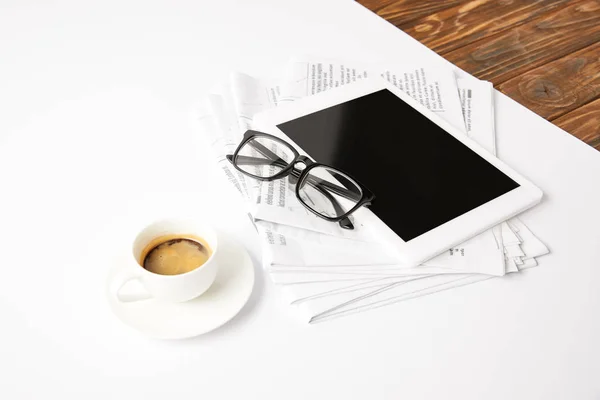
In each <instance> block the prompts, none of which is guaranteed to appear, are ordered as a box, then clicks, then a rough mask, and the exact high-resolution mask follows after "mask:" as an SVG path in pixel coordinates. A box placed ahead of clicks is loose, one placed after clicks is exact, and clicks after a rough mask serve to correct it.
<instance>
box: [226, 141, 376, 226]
mask: <svg viewBox="0 0 600 400" xmlns="http://www.w3.org/2000/svg"><path fill="white" fill-rule="evenodd" d="M260 137H264V138H267V139H269V140H272V141H275V142H278V143H280V144H281V145H283V146H285V147H286V148H287V149H289V150H290V151H291V152H292V153H293V155H294V159H293V160H291V161H289V165H287V166H286V167H284V168H283V169H282V170H281V171H279V172H278V173H276V174H275V175H273V176H269V177H263V176H257V175H253V174H250V173H248V172H247V171H244V170H243V169H241V168H240V167H239V166H238V164H237V162H236V160H237V159H238V157H246V156H240V155H239V152H240V150H241V149H242V148H243V147H244V146H245V145H246V144H247V143H248V142H249V141H251V140H253V139H256V138H260ZM267 150H268V149H267ZM268 151H269V152H270V150H268ZM227 158H228V159H229V161H230V162H231V163H232V165H233V167H234V168H235V169H236V170H238V171H240V172H241V173H242V174H244V175H247V176H250V177H252V178H254V179H257V180H260V181H265V182H270V181H274V180H277V179H282V178H285V177H287V176H289V175H292V176H293V177H294V178H295V179H296V180H297V182H296V188H295V194H296V197H297V198H298V200H299V201H300V203H301V204H303V205H304V206H305V207H306V208H307V209H308V210H309V211H311V212H312V213H313V214H315V215H317V216H318V217H320V218H323V219H325V220H327V221H331V222H339V221H342V220H343V219H346V218H348V217H349V216H350V215H351V214H352V213H354V212H355V211H356V210H358V209H359V208H360V207H362V206H368V205H370V204H371V202H372V201H373V200H374V199H375V195H374V194H373V192H371V191H370V190H369V189H368V188H367V187H366V186H365V185H363V184H362V183H360V182H359V181H358V180H356V179H355V178H353V177H352V176H350V175H349V174H347V173H346V172H344V171H341V170H339V169H338V168H335V167H332V166H331V165H327V164H322V163H318V162H315V161H313V160H311V159H310V158H308V157H306V156H303V155H301V154H300V153H298V151H297V150H296V149H295V148H294V147H293V146H292V145H290V144H289V143H288V142H286V141H285V140H283V139H280V138H278V137H277V136H274V135H270V134H268V133H263V132H258V131H253V130H248V131H246V133H244V137H243V139H242V141H241V142H240V144H239V145H238V147H237V148H236V150H235V152H234V153H233V155H232V156H227ZM278 158H279V157H278ZM271 161H275V160H271ZM285 162H286V163H288V162H287V161H285ZM297 163H302V164H304V165H305V168H304V169H302V170H299V169H298V168H296V164H297ZM317 167H326V168H328V169H330V170H333V171H335V172H337V173H339V174H340V175H341V176H346V177H348V178H350V180H352V182H354V183H356V184H357V185H358V187H359V189H360V190H361V194H362V195H361V197H360V198H359V199H358V201H357V202H356V204H355V205H354V207H352V208H351V209H350V210H348V211H347V212H345V213H344V214H342V215H339V216H337V217H329V216H327V215H323V214H321V213H319V212H318V211H316V210H314V209H313V208H312V207H310V205H308V204H306V203H305V202H304V201H303V200H302V198H301V197H300V189H301V188H302V187H303V185H304V181H305V179H307V178H308V177H309V176H310V175H309V174H308V173H309V172H310V171H311V170H312V169H314V168H317ZM294 171H297V172H296V173H295V174H294ZM298 172H299V174H298ZM296 175H297V176H296ZM325 182H326V181H325ZM325 182H322V183H323V184H324V183H325ZM327 183H329V182H327ZM336 188H337V189H336ZM327 189H329V190H331V191H332V192H334V193H336V194H338V195H340V196H342V197H346V198H349V194H348V193H349V192H350V191H348V190H347V189H345V188H340V187H338V186H335V185H331V186H328V187H327ZM344 191H345V192H348V193H344ZM326 195H327V194H326ZM350 199H351V200H353V201H354V200H356V199H355V198H350ZM333 204H334V206H335V203H333Z"/></svg>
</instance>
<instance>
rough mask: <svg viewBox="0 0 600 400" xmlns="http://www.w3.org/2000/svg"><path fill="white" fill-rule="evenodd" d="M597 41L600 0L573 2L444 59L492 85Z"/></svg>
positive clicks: (456, 51) (599, 31)
mask: <svg viewBox="0 0 600 400" xmlns="http://www.w3.org/2000/svg"><path fill="white" fill-rule="evenodd" d="M597 41H600V0H590V1H573V2H571V4H570V5H568V6H567V7H565V8H561V9H559V10H556V11H553V12H549V13H547V14H545V15H542V16H540V18H537V19H535V20H533V21H531V22H528V23H526V24H524V25H521V26H519V27H516V28H514V29H510V30H508V31H505V32H502V33H500V34H498V35H495V36H493V37H490V38H486V39H483V40H480V41H478V42H475V43H472V44H470V45H467V46H464V47H461V48H459V49H457V50H455V51H452V52H450V53H448V54H446V55H445V58H446V59H447V60H449V61H451V62H453V63H454V64H456V65H457V66H458V67H460V68H462V69H464V70H465V71H469V73H471V74H473V75H475V76H476V77H478V78H479V79H484V80H489V81H491V82H493V83H494V84H495V85H497V84H500V83H502V82H504V81H506V80H508V79H511V78H514V77H516V76H518V75H520V74H522V73H524V72H527V71H529V70H531V69H533V68H536V67H538V66H541V65H544V64H547V63H548V62H550V61H553V60H556V59H558V58H560V57H562V56H565V55H567V54H570V53H573V52H575V51H577V50H580V49H582V48H584V47H586V46H589V45H591V44H593V43H595V42H597Z"/></svg>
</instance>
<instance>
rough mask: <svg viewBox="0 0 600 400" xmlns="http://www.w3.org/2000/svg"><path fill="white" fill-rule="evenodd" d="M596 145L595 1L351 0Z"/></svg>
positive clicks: (598, 55)
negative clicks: (355, 0) (356, 0)
mask: <svg viewBox="0 0 600 400" xmlns="http://www.w3.org/2000/svg"><path fill="white" fill-rule="evenodd" d="M358 2H359V3H361V4H362V5H363V6H365V7H367V8H368V9H370V10H371V11H373V12H375V13H377V14H378V15H379V16H381V17H383V18H385V19H386V20H387V21H389V22H391V23H392V24H394V25H396V26H397V27H398V28H400V29H402V30H403V31H405V32H406V33H408V34H409V35H411V36H412V37H414V38H415V39H417V40H419V41H420V42H421V43H423V44H424V45H426V46H427V47H429V48H430V49H432V50H434V51H436V52H437V53H438V54H440V55H441V56H443V57H445V58H446V59H447V60H449V61H451V62H453V63H454V64H456V65H457V66H458V67H460V68H462V69H463V70H465V71H467V72H469V73H470V74H472V75H473V76H475V77H477V78H479V79H484V80H488V81H491V82H492V83H493V84H494V86H495V87H496V89H498V90H499V91H501V92H503V93H504V94H506V95H507V96H509V97H511V98H512V99H514V100H516V101H518V102H519V103H521V104H523V105H524V106H525V107H527V108H529V109H530V110H532V111H534V112H535V113H537V114H539V115H540V116H542V117H544V118H546V119H548V120H549V121H552V122H553V123H554V124H556V125H558V126H559V127H561V128H562V129H564V130H566V131H567V132H569V133H571V134H573V135H574V136H576V137H578V138H579V139H581V140H582V141H584V142H585V143H587V144H589V145H590V146H592V147H595V148H596V149H598V150H600V0H358Z"/></svg>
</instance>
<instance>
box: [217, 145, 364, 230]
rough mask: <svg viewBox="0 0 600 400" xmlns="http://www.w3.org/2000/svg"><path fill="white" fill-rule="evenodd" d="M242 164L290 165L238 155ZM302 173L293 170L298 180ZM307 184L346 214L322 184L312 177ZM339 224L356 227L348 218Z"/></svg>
mask: <svg viewBox="0 0 600 400" xmlns="http://www.w3.org/2000/svg"><path fill="white" fill-rule="evenodd" d="M228 160H229V161H232V159H231V158H229V157H228ZM240 161H241V162H242V164H245V165H267V164H275V165H277V166H279V167H282V168H285V167H286V166H287V165H288V164H287V163H286V162H285V161H284V160H282V159H281V158H278V159H277V160H274V161H271V160H266V159H263V158H258V157H248V156H240V155H238V156H237V157H236V163H238V162H240ZM301 173H302V171H300V170H298V169H296V168H293V169H292V172H291V175H292V176H293V177H294V178H296V179H298V178H299V177H300V174H301ZM307 182H308V184H309V185H310V186H312V187H314V188H315V190H318V191H319V192H321V194H323V196H325V197H327V199H328V200H329V201H330V202H331V205H332V206H333V208H334V209H335V212H336V213H338V214H339V215H341V214H344V213H345V211H344V209H343V208H342V206H341V205H340V203H339V202H338V201H337V200H336V199H335V198H334V197H333V196H332V195H331V194H330V193H329V192H328V191H327V190H324V189H323V188H322V187H321V184H322V182H317V181H316V180H315V179H313V178H312V177H311V176H309V177H307ZM339 224H340V226H341V227H342V228H344V229H354V225H352V222H351V221H350V219H349V218H348V217H346V218H343V219H341V220H340V221H339Z"/></svg>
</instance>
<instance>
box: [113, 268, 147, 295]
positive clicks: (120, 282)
mask: <svg viewBox="0 0 600 400" xmlns="http://www.w3.org/2000/svg"><path fill="white" fill-rule="evenodd" d="M141 277H142V276H141V275H140V274H139V272H137V271H135V270H133V269H125V270H123V271H120V272H119V273H118V274H117V275H116V276H115V277H114V279H113V284H112V289H111V292H112V295H113V296H114V297H115V298H116V299H117V300H119V301H120V302H122V303H132V302H135V301H141V300H148V299H150V298H152V295H150V293H149V292H148V290H146V288H145V287H144V284H143V283H142V281H141ZM133 281H137V282H138V285H136V286H137V287H136V288H133V287H132V286H133ZM125 286H130V287H129V290H127V291H123V288H125Z"/></svg>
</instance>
